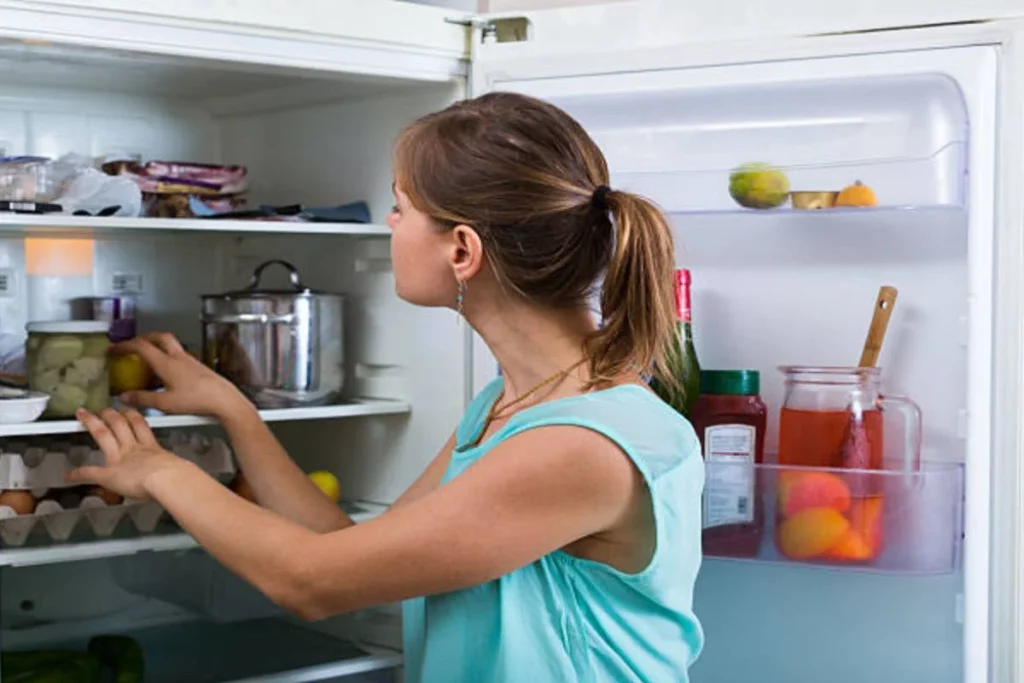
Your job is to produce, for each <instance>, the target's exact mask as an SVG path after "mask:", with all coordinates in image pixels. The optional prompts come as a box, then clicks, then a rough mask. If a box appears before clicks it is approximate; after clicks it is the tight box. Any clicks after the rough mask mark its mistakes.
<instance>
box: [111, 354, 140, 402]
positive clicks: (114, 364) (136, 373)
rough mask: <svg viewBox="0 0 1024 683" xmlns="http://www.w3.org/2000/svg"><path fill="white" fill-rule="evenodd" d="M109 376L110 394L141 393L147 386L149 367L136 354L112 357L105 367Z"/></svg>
mask: <svg viewBox="0 0 1024 683" xmlns="http://www.w3.org/2000/svg"><path fill="white" fill-rule="evenodd" d="M107 370H108V372H109V374H110V392H111V393H112V394H121V393H124V392H126V391H142V390H143V389H145V388H146V387H147V386H149V380H150V374H149V366H148V365H146V361H144V360H142V356H140V355H139V354H137V353H124V354H119V355H116V356H112V357H111V358H110V361H109V363H108V365H107Z"/></svg>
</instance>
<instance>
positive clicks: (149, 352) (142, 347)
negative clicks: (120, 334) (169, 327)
mask: <svg viewBox="0 0 1024 683" xmlns="http://www.w3.org/2000/svg"><path fill="white" fill-rule="evenodd" d="M114 353H137V354H139V355H140V356H142V360H144V361H146V363H147V364H148V365H149V367H151V368H153V371H154V372H156V374H157V375H159V376H160V378H161V379H164V374H166V373H167V371H168V370H169V366H170V363H169V361H170V358H168V354H167V353H166V352H165V351H164V350H163V349H162V348H160V347H157V346H155V345H154V344H152V343H151V342H149V341H147V340H146V339H142V338H137V339H132V340H130V341H126V342H121V343H120V344H117V345H116V346H114Z"/></svg>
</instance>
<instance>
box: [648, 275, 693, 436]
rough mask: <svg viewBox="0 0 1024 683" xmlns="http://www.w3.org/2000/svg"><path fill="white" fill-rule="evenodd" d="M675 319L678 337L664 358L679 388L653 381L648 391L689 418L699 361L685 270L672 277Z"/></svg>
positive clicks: (688, 277)
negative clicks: (654, 393) (676, 320)
mask: <svg viewBox="0 0 1024 683" xmlns="http://www.w3.org/2000/svg"><path fill="white" fill-rule="evenodd" d="M675 294H676V316H677V319H678V321H679V323H678V324H679V334H678V335H677V336H676V341H675V344H674V345H673V346H672V350H671V351H670V352H669V355H668V359H667V360H668V366H669V369H670V370H671V371H672V375H673V376H674V377H676V378H677V379H678V380H679V385H680V389H681V391H680V389H677V388H670V387H666V386H662V384H661V382H658V381H657V378H655V379H654V380H652V381H651V388H652V389H654V391H655V392H656V393H657V394H658V396H660V397H661V399H662V400H663V401H665V403H667V404H669V405H670V406H672V407H673V408H675V410H676V411H677V412H679V413H680V414H682V415H683V416H685V417H689V416H690V408H692V407H693V404H694V402H695V401H696V400H697V396H699V395H700V362H698V361H697V349H696V348H694V346H693V320H692V316H691V313H690V271H689V270H686V269H685V268H680V269H678V270H676V274H675Z"/></svg>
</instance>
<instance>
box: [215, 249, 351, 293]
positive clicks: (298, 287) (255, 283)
mask: <svg viewBox="0 0 1024 683" xmlns="http://www.w3.org/2000/svg"><path fill="white" fill-rule="evenodd" d="M273 265H277V266H281V267H283V268H285V269H287V270H288V280H289V282H291V285H292V286H291V288H290V289H260V276H262V275H263V270H264V269H265V268H267V266H273ZM272 296H291V297H308V296H337V295H336V294H333V293H331V292H321V291H317V290H315V289H310V288H309V287H307V286H306V285H304V284H303V283H302V280H301V279H300V278H299V271H298V270H297V269H296V268H295V266H293V265H292V264H290V263H288V262H287V261H283V260H281V259H272V260H270V261H264V262H263V263H261V264H260V265H258V266H256V270H254V271H253V273H252V278H251V279H250V280H249V286H248V287H246V288H244V289H236V290H233V291H230V292H224V293H223V294H204V295H203V296H202V298H203V299H253V298H260V297H272Z"/></svg>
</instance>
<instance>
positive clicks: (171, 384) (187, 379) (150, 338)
mask: <svg viewBox="0 0 1024 683" xmlns="http://www.w3.org/2000/svg"><path fill="white" fill-rule="evenodd" d="M114 352H115V353H137V354H139V355H140V356H142V359H143V360H144V361H146V363H147V364H148V365H149V367H150V368H152V369H153V372H155V373H156V374H157V376H159V377H160V379H161V380H163V383H164V391H131V392H127V393H125V394H122V395H121V396H120V397H119V398H120V399H121V400H122V401H123V402H124V403H127V404H128V405H130V406H134V407H137V408H156V409H157V410H159V411H162V412H165V413H177V414H190V415H209V416H212V417H216V418H219V419H221V420H224V419H226V418H228V417H230V416H231V415H232V414H233V413H235V412H237V411H239V410H252V409H253V408H252V404H251V403H249V401H248V400H247V399H246V398H245V396H244V395H243V394H242V392H240V391H239V390H238V389H237V388H236V387H235V385H233V384H232V383H231V382H229V381H228V380H227V379H225V378H224V377H221V376H220V375H218V374H217V373H216V372H214V371H213V370H212V369H210V368H208V367H207V366H205V365H203V364H202V363H201V362H199V360H197V359H196V358H195V357H194V356H192V355H191V354H189V353H188V352H187V351H186V350H185V349H184V347H182V345H181V342H179V341H178V340H177V339H176V338H175V337H174V335H172V334H168V333H166V332H156V333H152V334H147V335H145V336H143V337H139V338H136V339H132V340H131V341H127V342H123V343H121V344H118V345H117V346H116V347H114Z"/></svg>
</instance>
